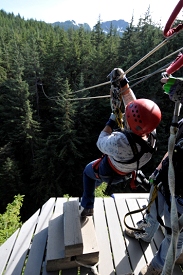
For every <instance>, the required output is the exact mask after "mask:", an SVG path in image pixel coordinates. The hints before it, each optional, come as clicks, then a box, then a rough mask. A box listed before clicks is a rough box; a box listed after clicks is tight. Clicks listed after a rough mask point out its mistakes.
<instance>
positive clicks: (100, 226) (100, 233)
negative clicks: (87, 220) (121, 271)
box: [94, 198, 115, 275]
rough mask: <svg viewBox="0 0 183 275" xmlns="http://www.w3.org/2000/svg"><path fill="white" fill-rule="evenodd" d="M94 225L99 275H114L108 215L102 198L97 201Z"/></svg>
mask: <svg viewBox="0 0 183 275" xmlns="http://www.w3.org/2000/svg"><path fill="white" fill-rule="evenodd" d="M94 224H95V230H96V234H97V241H98V246H99V267H98V268H99V274H100V275H106V274H110V275H114V274H115V273H114V265H113V261H112V257H111V253H112V252H111V247H110V240H109V232H108V227H107V221H106V213H105V209H104V203H103V199H102V198H96V199H95V210H94Z"/></svg>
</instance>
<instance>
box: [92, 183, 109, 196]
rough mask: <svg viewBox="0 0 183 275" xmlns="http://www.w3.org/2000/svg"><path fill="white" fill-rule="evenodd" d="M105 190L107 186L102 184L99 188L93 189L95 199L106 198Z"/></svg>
mask: <svg viewBox="0 0 183 275" xmlns="http://www.w3.org/2000/svg"><path fill="white" fill-rule="evenodd" d="M106 188H107V184H106V183H105V182H103V183H102V184H101V185H100V186H99V187H97V188H96V189H95V197H101V198H103V197H106V195H105V190H106Z"/></svg>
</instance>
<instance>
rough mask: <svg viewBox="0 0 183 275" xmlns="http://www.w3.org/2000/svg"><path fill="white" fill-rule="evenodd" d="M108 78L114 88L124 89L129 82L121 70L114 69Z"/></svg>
mask: <svg viewBox="0 0 183 275" xmlns="http://www.w3.org/2000/svg"><path fill="white" fill-rule="evenodd" d="M108 77H109V78H110V81H111V84H112V85H113V87H114V88H116V87H117V88H119V89H120V88H123V87H124V86H125V85H126V84H127V83H128V82H129V81H128V79H127V78H126V75H124V71H123V70H122V69H121V68H114V69H113V70H112V71H111V73H110V74H109V75H108Z"/></svg>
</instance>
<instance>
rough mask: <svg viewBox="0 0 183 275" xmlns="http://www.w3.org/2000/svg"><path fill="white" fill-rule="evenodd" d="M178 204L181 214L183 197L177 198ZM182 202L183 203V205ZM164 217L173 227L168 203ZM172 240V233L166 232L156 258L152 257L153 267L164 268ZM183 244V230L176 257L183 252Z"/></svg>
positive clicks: (166, 222) (167, 223)
mask: <svg viewBox="0 0 183 275" xmlns="http://www.w3.org/2000/svg"><path fill="white" fill-rule="evenodd" d="M176 204H177V210H178V212H179V213H180V214H182V213H183V199H181V198H177V199H176ZM181 204H182V205H181ZM164 218H165V224H166V226H168V227H171V222H170V212H169V208H168V205H167V204H166V205H165V211H164ZM170 242H171V235H168V234H167V233H166V234H165V238H164V240H163V241H162V243H161V245H160V248H159V250H158V252H157V253H156V255H155V256H154V258H153V259H152V262H151V263H152V265H153V267H155V268H157V269H163V266H164V264H165V259H166V255H167V251H168V249H169V246H170ZM182 244H183V232H181V233H180V234H179V238H178V242H177V251H176V258H178V257H179V256H180V254H181V251H182Z"/></svg>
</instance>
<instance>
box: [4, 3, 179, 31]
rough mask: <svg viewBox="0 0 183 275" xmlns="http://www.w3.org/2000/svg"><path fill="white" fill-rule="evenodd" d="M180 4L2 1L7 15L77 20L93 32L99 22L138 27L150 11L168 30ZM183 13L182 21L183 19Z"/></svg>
mask: <svg viewBox="0 0 183 275" xmlns="http://www.w3.org/2000/svg"><path fill="white" fill-rule="evenodd" d="M178 2H179V0H172V1H164V0H127V1H124V0H123V1H114V0H105V1H104V0H1V1H0V9H2V10H4V11H6V12H7V13H14V15H17V14H19V15H20V16H21V17H22V18H24V19H25V20H27V19H35V20H37V21H45V22H46V23H54V22H57V21H59V22H64V21H66V20H74V21H75V22H76V23H81V24H82V23H88V24H89V25H90V27H91V28H92V27H93V26H94V25H96V23H97V21H98V20H99V18H100V20H101V21H102V22H105V21H111V20H119V19H123V20H125V21H127V22H130V21H131V18H132V15H133V17H134V24H137V22H138V19H139V18H140V16H143V15H144V14H145V12H146V11H147V9H148V7H150V12H151V16H152V20H153V21H154V22H156V23H159V22H160V20H161V25H162V26H164V25H165V24H166V22H167V20H168V19H169V17H170V15H171V13H172V11H173V10H174V8H175V6H176V5H177V3H178ZM182 15H183V13H182V10H181V12H180V13H179V15H178V19H183V16H182Z"/></svg>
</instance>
